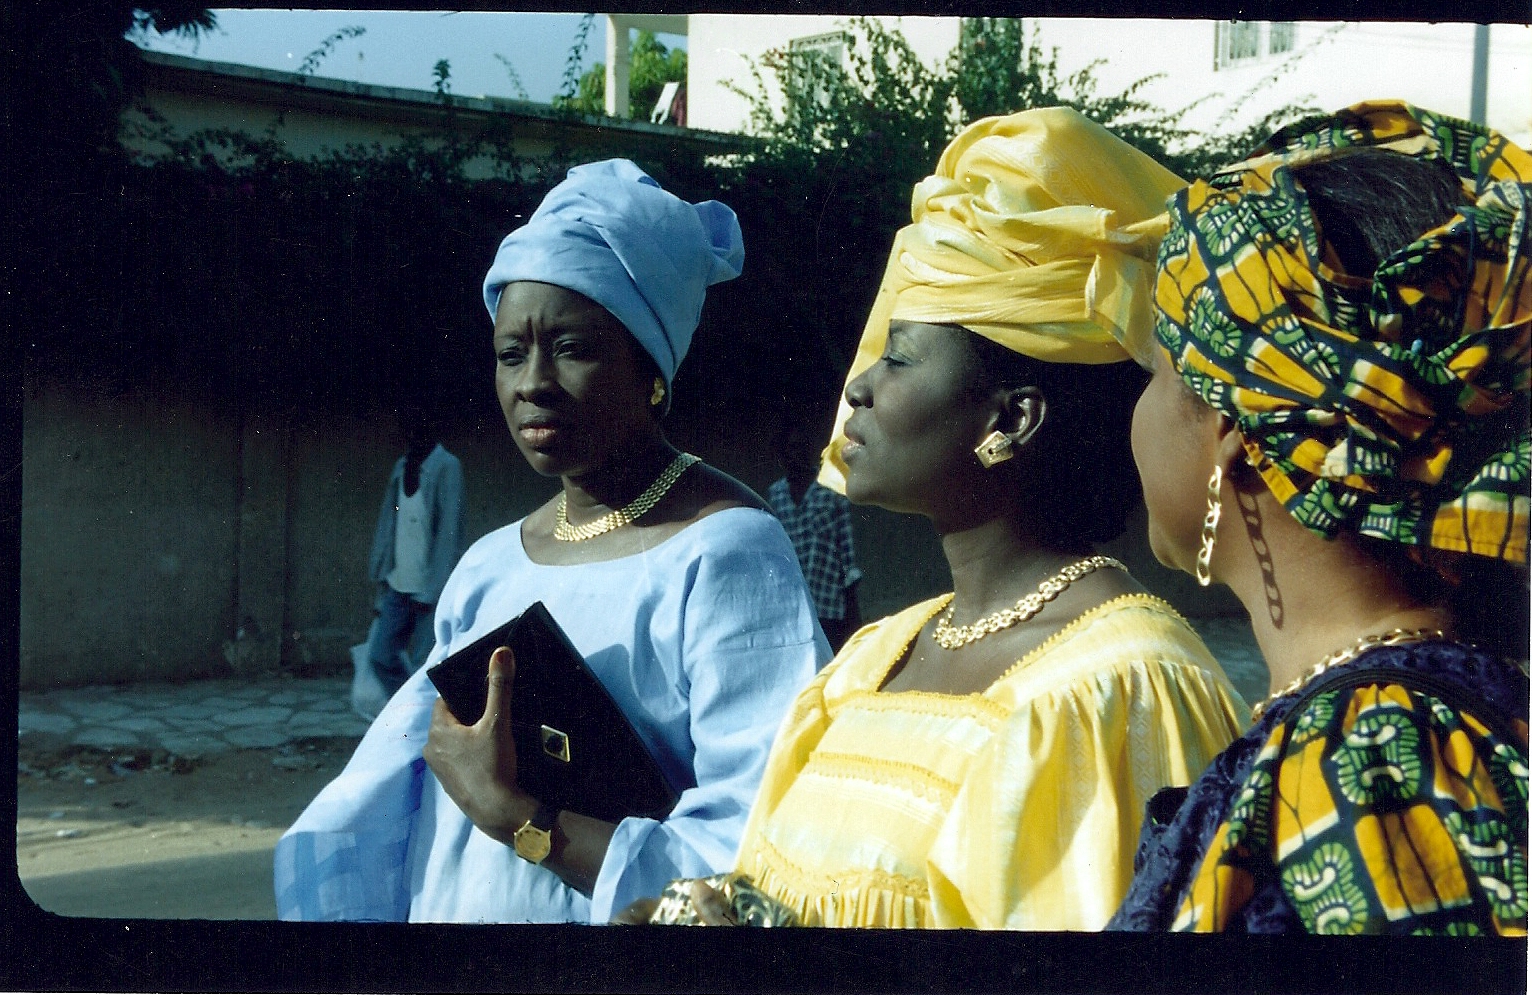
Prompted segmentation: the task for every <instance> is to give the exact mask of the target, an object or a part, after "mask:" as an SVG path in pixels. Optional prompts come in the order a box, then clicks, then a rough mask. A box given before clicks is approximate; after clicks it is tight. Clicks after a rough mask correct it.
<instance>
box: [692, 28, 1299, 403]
mask: <svg viewBox="0 0 1532 995" xmlns="http://www.w3.org/2000/svg"><path fill="white" fill-rule="evenodd" d="M844 37H845V42H846V44H845V58H844V61H843V62H837V61H835V60H833V59H826V58H825V57H823V56H822V55H820V54H818V53H815V52H803V51H791V50H775V51H771V52H768V53H767V54H766V55H765V56H764V57H763V58H761V59H760V60H759V61H758V62H755V63H752V64H751V66H750V69H749V77H748V78H747V80H746V83H745V85H742V86H741V85H736V86H733V87H732V88H733V89H734V91H735V92H736V93H737V94H738V95H740V96H741V97H743V98H744V99H745V100H746V102H747V105H748V108H749V128H750V131H751V133H752V134H754V135H756V136H757V137H758V138H759V140H760V141H759V144H758V145H757V146H756V147H755V148H754V150H753V151H751V152H749V153H746V154H742V155H738V156H735V157H732V158H730V159H728V160H727V161H725V162H723V163H721V164H720V168H719V170H718V173H717V175H718V179H719V183H720V185H721V186H722V187H723V188H724V189H725V194H724V198H725V199H726V200H728V201H729V202H730V203H731V204H734V205H735V207H736V209H737V210H740V211H741V214H742V217H744V216H746V215H749V217H748V219H747V221H746V232H747V238H748V239H749V243H750V247H751V253H752V256H751V265H750V267H748V268H747V274H746V280H745V281H742V282H746V281H748V283H749V284H750V290H749V292H748V296H749V297H750V298H751V299H752V300H754V301H756V302H757V303H758V304H763V305H764V306H763V308H762V311H761V312H760V314H761V317H762V319H763V320H770V321H773V322H775V323H776V324H777V326H778V328H779V329H780V330H781V335H779V336H778V337H777V338H776V339H774V340H768V341H776V342H780V343H781V345H780V346H779V347H778V348H777V354H776V355H775V356H774V358H775V360H776V361H775V362H774V363H773V364H769V366H770V368H771V369H773V370H774V371H779V372H778V375H779V376H780V378H781V382H780V383H778V384H776V385H774V386H773V387H772V388H771V392H772V393H773V394H775V395H777V396H780V397H782V398H786V397H789V396H792V395H793V394H794V393H795V392H799V393H801V392H802V391H803V390H804V388H805V385H806V384H810V385H813V387H814V388H815V389H817V390H820V391H821V394H820V398H821V400H820V401H819V402H818V403H831V402H833V391H835V390H838V388H839V379H838V373H839V371H842V370H844V369H845V368H846V365H847V364H848V363H849V361H850V358H851V352H852V350H853V348H854V346H855V343H856V340H857V337H858V335H859V333H860V331H861V324H862V319H863V317H864V316H865V315H866V313H867V308H868V306H869V304H870V302H871V300H872V296H873V294H874V292H875V291H876V289H877V286H878V283H879V280H880V278H881V273H882V269H883V266H884V265H885V262H886V256H887V252H888V249H889V246H890V244H891V242H892V239H893V235H894V232H895V231H896V230H897V229H898V228H900V227H901V226H903V225H904V224H907V223H908V222H909V197H910V190H911V189H912V188H913V186H914V184H915V183H917V182H918V181H919V180H920V179H922V178H923V177H925V176H926V175H928V174H929V172H930V170H931V168H932V167H933V166H934V165H935V163H936V161H937V159H938V158H939V157H940V155H941V152H942V150H943V149H944V148H945V146H946V144H947V143H948V141H950V140H951V138H953V137H954V136H955V135H956V134H957V132H958V131H959V130H960V129H961V128H962V127H964V126H965V125H967V124H968V123H970V122H972V121H974V120H976V119H978V118H980V117H985V116H989V115H995V114H1008V113H1012V112H1014V111H1017V110H1023V109H1026V108H1029V107H1043V106H1055V105H1065V106H1070V107H1074V108H1076V109H1077V110H1079V111H1080V112H1081V113H1082V114H1084V115H1086V116H1087V117H1089V118H1091V119H1093V120H1095V121H1097V122H1098V123H1100V124H1102V125H1104V126H1105V127H1107V128H1110V129H1112V130H1113V131H1114V132H1115V133H1116V134H1118V135H1119V136H1120V137H1122V138H1123V139H1124V140H1125V141H1127V142H1129V143H1130V144H1132V145H1134V146H1136V147H1138V148H1140V149H1142V150H1143V151H1144V152H1146V153H1148V154H1149V155H1151V156H1153V157H1154V158H1156V159H1158V160H1159V161H1160V162H1162V163H1164V164H1165V165H1166V166H1168V167H1169V168H1171V169H1172V170H1174V171H1176V172H1178V173H1180V174H1181V175H1183V176H1194V175H1199V174H1203V173H1206V172H1207V171H1209V170H1210V169H1212V168H1213V167H1215V166H1217V165H1221V164H1222V163H1224V162H1228V161H1231V160H1233V159H1235V158H1238V157H1239V155H1241V154H1243V152H1244V150H1245V149H1248V148H1250V147H1251V146H1253V145H1254V144H1255V143H1256V141H1258V140H1259V138H1260V137H1264V135H1265V134H1269V132H1270V130H1271V128H1272V126H1273V125H1274V124H1275V123H1276V122H1278V121H1280V120H1289V119H1291V118H1293V117H1296V116H1297V115H1298V114H1299V113H1300V112H1301V111H1302V110H1304V109H1300V108H1283V109H1282V110H1280V111H1277V112H1275V113H1273V114H1271V115H1268V117H1267V118H1266V119H1264V120H1262V121H1261V122H1258V123H1257V124H1255V125H1254V126H1252V127H1251V128H1249V129H1246V130H1244V131H1241V132H1239V133H1237V134H1231V135H1220V136H1210V135H1204V134H1200V133H1198V132H1195V131H1192V130H1190V129H1188V128H1186V127H1184V126H1183V125H1181V123H1180V121H1181V119H1182V114H1183V113H1184V110H1185V109H1184V108H1181V109H1165V108H1160V107H1158V106H1156V105H1154V104H1152V103H1150V102H1149V101H1148V100H1147V99H1146V98H1145V97H1144V96H1143V92H1144V88H1145V87H1146V86H1147V85H1148V84H1149V83H1150V82H1151V81H1152V80H1153V79H1154V77H1144V78H1142V79H1139V80H1137V81H1135V82H1133V83H1132V84H1131V85H1129V86H1128V87H1126V88H1125V89H1123V90H1122V91H1121V92H1118V93H1103V92H1101V88H1100V86H1099V84H1098V81H1097V79H1096V76H1095V70H1096V68H1097V64H1094V63H1093V64H1091V65H1088V66H1086V67H1085V68H1083V69H1080V70H1078V71H1076V72H1073V73H1069V74H1066V73H1064V72H1062V71H1061V70H1060V69H1059V52H1058V50H1057V49H1056V48H1047V47H1045V46H1044V45H1043V44H1042V43H1041V40H1040V37H1039V34H1038V32H1037V29H1035V28H1033V27H1031V26H1029V25H1027V24H1026V23H1025V22H1023V21H1021V20H1018V19H1011V18H970V19H965V21H964V22H963V26H962V30H961V32H960V40H959V44H958V46H957V47H956V48H955V49H954V50H953V51H952V52H951V53H950V54H949V55H948V57H947V58H946V59H945V60H944V61H943V62H942V63H940V64H939V65H937V66H935V67H931V66H927V65H925V64H923V63H922V62H921V60H920V59H919V58H918V57H917V55H916V53H915V52H914V50H913V49H912V48H911V46H910V45H909V43H908V41H906V39H905V38H904V37H903V35H902V34H900V33H899V32H898V31H897V30H892V29H889V28H886V27H884V26H883V24H882V23H881V22H879V21H876V20H871V19H860V18H859V19H852V20H850V21H848V22H846V24H845V27H844ZM757 212H758V213H757ZM824 371H829V372H828V374H826V373H825V372H824Z"/></svg>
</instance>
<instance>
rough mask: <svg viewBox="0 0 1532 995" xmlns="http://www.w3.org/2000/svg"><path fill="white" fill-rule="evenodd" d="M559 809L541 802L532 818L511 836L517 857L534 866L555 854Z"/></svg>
mask: <svg viewBox="0 0 1532 995" xmlns="http://www.w3.org/2000/svg"><path fill="white" fill-rule="evenodd" d="M558 818H559V813H558V809H555V808H553V807H552V806H550V805H547V804H544V803H542V802H539V803H538V805H537V811H536V812H535V813H533V815H532V818H530V819H528V820H527V821H526V822H525V823H523V824H522V827H521V828H520V829H518V830H516V832H515V833H514V834H512V836H511V841H512V843H513V845H514V846H515V848H516V856H518V857H520V858H521V859H522V860H525V861H528V862H530V863H533V864H541V863H542V862H543V861H544V860H547V859H548V854H550V853H552V852H553V827H554V825H555V824H556V823H557V822H558Z"/></svg>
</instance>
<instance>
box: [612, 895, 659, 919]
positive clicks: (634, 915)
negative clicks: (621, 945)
mask: <svg viewBox="0 0 1532 995" xmlns="http://www.w3.org/2000/svg"><path fill="white" fill-rule="evenodd" d="M659 904H660V900H659V899H658V898H640V899H639V900H638V901H636V902H634V903H633V904H632V905H629V906H628V907H627V908H625V909H623V910H622V911H621V912H619V913H617V914H616V915H615V916H613V917H612V925H614V926H642V925H644V924H645V923H647V922H648V921H649V917H650V916H652V915H654V910H655V909H656V908H658V907H659Z"/></svg>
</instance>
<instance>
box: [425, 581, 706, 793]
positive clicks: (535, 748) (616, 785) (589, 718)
mask: <svg viewBox="0 0 1532 995" xmlns="http://www.w3.org/2000/svg"><path fill="white" fill-rule="evenodd" d="M500 646H509V647H510V648H511V651H512V652H513V653H515V654H516V680H515V683H514V684H513V686H512V687H511V729H512V735H513V738H514V739H515V741H516V762H517V780H518V781H519V782H520V784H521V787H522V788H523V789H525V790H526V791H527V792H528V793H529V794H531V795H532V796H533V797H535V798H537V799H539V800H540V801H543V802H545V803H547V804H548V805H551V806H553V807H554V808H556V809H568V810H569V811H571V812H578V813H580V814H581V815H588V816H592V817H594V818H597V819H603V820H606V821H608V822H616V821H619V820H621V819H623V818H626V817H628V816H645V817H649V818H663V817H664V816H665V815H666V814H668V813H669V812H670V810H671V809H672V808H674V807H675V804H676V799H677V798H678V797H679V795H680V791H679V790H678V789H677V788H676V786H675V785H673V784H671V783H670V780H669V779H668V778H667V777H666V776H665V772H664V771H663V770H661V769H660V766H659V764H658V763H657V762H656V761H655V759H654V757H653V756H652V755H651V754H650V753H649V750H648V748H647V747H645V746H644V742H643V740H642V739H640V738H639V735H638V733H637V732H635V731H634V729H633V727H632V725H631V724H629V722H628V718H627V716H626V715H624V714H623V712H622V709H621V708H619V707H617V703H616V702H615V701H613V700H612V697H611V695H610V694H608V693H607V690H606V688H605V687H604V686H603V685H602V683H601V681H600V679H599V678H597V677H596V675H595V674H593V673H591V670H590V668H589V667H587V666H586V664H585V659H584V658H583V657H581V656H580V654H579V652H578V651H577V650H576V649H575V648H574V646H573V645H571V644H570V642H569V637H568V636H566V635H565V634H564V630H563V629H561V628H559V624H558V623H557V622H555V621H554V620H553V616H552V615H550V614H548V609H547V608H546V607H545V606H544V605H543V603H542V602H541V601H538V602H534V603H533V604H532V606H531V607H529V608H528V609H527V610H526V611H524V612H522V613H521V614H520V615H518V616H516V617H515V618H513V619H511V620H510V621H509V622H507V623H505V624H504V625H502V626H500V627H499V628H497V629H495V630H494V631H492V632H489V633H487V634H485V635H484V636H481V637H480V638H478V639H476V640H474V641H473V642H472V643H471V644H469V645H468V646H466V647H464V648H463V649H461V650H458V651H457V652H456V653H453V654H452V655H451V656H449V657H447V659H445V660H443V661H442V662H441V663H438V664H437V665H436V666H434V667H432V668H431V669H430V670H429V671H427V672H426V676H427V677H429V678H430V679H431V683H432V684H434V685H435V686H436V690H437V692H438V693H439V694H440V695H441V697H442V700H443V701H445V702H446V703H447V708H448V709H449V710H450V711H451V712H452V715H453V717H454V718H456V719H457V720H458V721H459V722H462V723H464V724H467V725H471V724H472V723H474V722H477V721H478V720H479V718H480V717H481V716H482V715H483V714H484V705H485V701H486V699H487V697H488V694H489V682H488V679H489V658H490V654H492V653H494V651H495V650H496V648H498V647H500Z"/></svg>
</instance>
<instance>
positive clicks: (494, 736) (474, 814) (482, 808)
mask: <svg viewBox="0 0 1532 995" xmlns="http://www.w3.org/2000/svg"><path fill="white" fill-rule="evenodd" d="M515 677H516V657H515V654H513V653H512V652H511V650H510V648H509V647H507V646H502V647H500V648H499V649H497V650H495V652H494V653H492V654H491V655H490V658H489V694H488V697H487V698H486V700H485V703H484V714H483V715H481V716H480V717H479V721H477V722H475V723H474V724H473V725H471V726H465V725H463V724H462V723H461V722H459V721H458V720H457V719H455V718H453V717H452V712H451V711H449V710H448V708H447V705H446V703H445V702H443V701H442V700H441V699H439V698H438V699H437V701H436V706H435V708H434V709H433V711H432V713H431V731H430V733H429V734H428V735H427V737H426V745H425V749H424V751H423V756H424V757H425V761H426V764H427V765H428V766H429V767H430V768H431V772H432V773H433V774H435V775H436V779H437V780H438V781H440V782H441V786H442V789H443V790H444V791H446V792H447V796H448V797H449V798H451V799H452V801H453V802H454V803H456V805H457V807H458V808H460V809H462V811H463V814H464V815H466V816H468V819H469V821H471V822H472V823H473V824H474V825H475V826H477V827H478V828H479V831H480V832H482V833H484V834H485V835H486V836H489V837H492V838H493V839H496V840H499V841H500V842H501V843H504V844H506V845H508V846H509V845H511V843H512V837H513V835H514V834H515V832H516V830H517V829H518V828H520V827H521V826H522V825H524V824H525V823H526V822H527V820H528V819H531V818H532V816H533V815H534V814H535V813H536V811H537V800H536V799H535V798H532V797H531V796H530V795H528V794H527V793H526V792H524V791H522V790H521V787H520V785H518V784H517V783H516V743H515V740H514V739H512V737H511V699H510V688H511V685H512V682H513V681H514V680H515Z"/></svg>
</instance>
